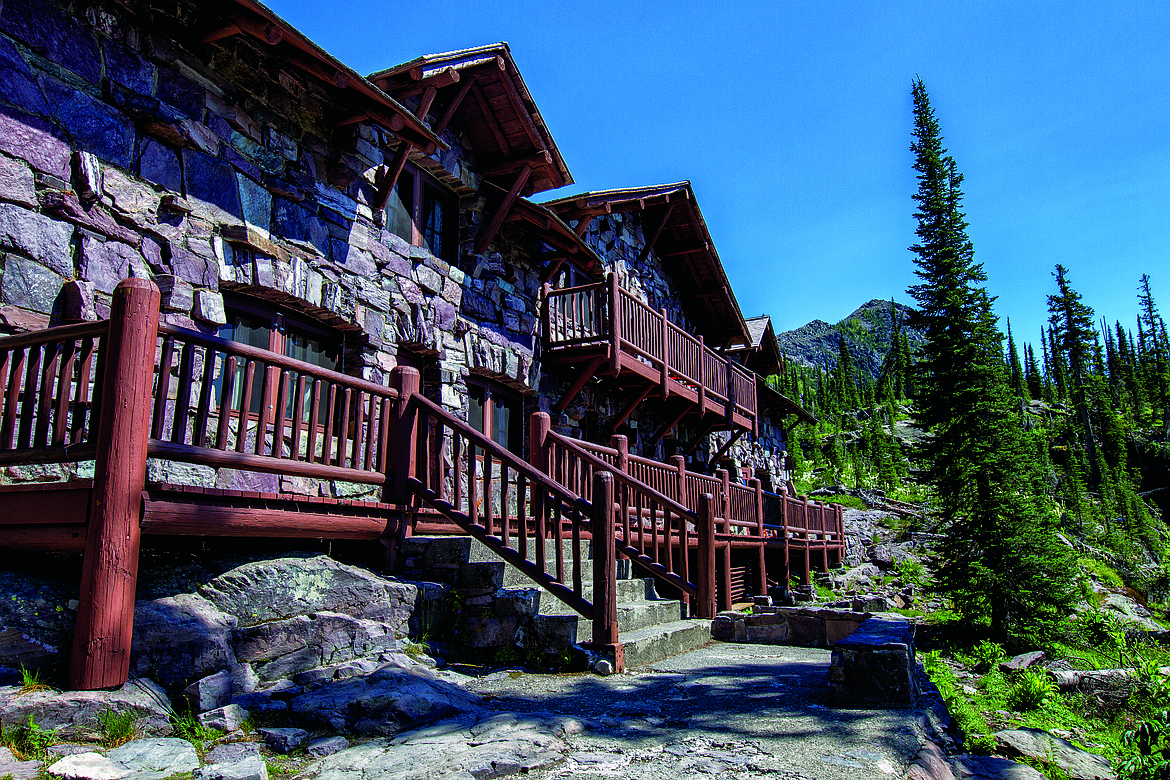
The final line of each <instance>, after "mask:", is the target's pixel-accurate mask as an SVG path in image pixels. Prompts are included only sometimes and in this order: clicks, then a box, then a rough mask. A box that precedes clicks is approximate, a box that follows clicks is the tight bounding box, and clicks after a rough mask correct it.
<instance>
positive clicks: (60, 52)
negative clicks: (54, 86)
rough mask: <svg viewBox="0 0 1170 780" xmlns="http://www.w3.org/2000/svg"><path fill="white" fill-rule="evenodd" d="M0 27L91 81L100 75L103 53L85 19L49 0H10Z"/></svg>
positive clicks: (96, 79)
mask: <svg viewBox="0 0 1170 780" xmlns="http://www.w3.org/2000/svg"><path fill="white" fill-rule="evenodd" d="M0 30H3V31H4V32H6V33H8V34H9V35H11V36H12V37H13V38H16V39H17V40H18V41H21V42H22V43H24V44H25V45H27V46H28V47H29V48H32V49H34V50H36V51H40V52H43V53H44V55H45V56H46V57H47V58H48V59H50V60H52V61H53V62H55V63H57V64H58V65H62V66H64V67H65V68H68V69H69V70H71V71H73V72H74V73H76V74H77V75H78V76H80V77H81V78H83V79H85V80H86V81H88V82H89V83H90V84H97V83H98V82H99V80H100V79H101V67H102V53H101V49H100V48H99V47H98V41H97V37H96V36H95V35H94V34H93V31H92V30H91V29H90V27H89V25H88V24H86V23H85V22H84V20H83V19H78V18H75V17H73V16H71V15H70V14H68V13H66V12H65V11H64V9H62V8H61V6H59V5H57V4H56V3H54V2H49V1H48V0H9V1H8V2H6V3H4V6H3V9H2V10H0Z"/></svg>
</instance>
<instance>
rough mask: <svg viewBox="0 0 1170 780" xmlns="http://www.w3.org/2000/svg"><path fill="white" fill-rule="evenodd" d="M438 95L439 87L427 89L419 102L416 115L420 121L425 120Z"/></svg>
mask: <svg viewBox="0 0 1170 780" xmlns="http://www.w3.org/2000/svg"><path fill="white" fill-rule="evenodd" d="M437 94H439V89H438V87H435V86H430V87H427V88H426V91H425V92H423V94H422V97H421V98H420V99H419V101H418V108H417V109H415V111H414V115H415V116H417V117H418V118H419V119H425V118H426V115H427V112H429V111H430V110H431V104H432V103H434V102H435V95H437Z"/></svg>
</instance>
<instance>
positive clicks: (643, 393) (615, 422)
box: [606, 384, 654, 436]
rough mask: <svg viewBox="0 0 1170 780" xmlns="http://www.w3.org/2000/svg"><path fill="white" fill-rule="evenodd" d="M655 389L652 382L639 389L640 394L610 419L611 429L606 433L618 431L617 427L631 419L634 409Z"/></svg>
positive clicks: (609, 434)
mask: <svg viewBox="0 0 1170 780" xmlns="http://www.w3.org/2000/svg"><path fill="white" fill-rule="evenodd" d="M653 390H654V385H652V384H647V385H646V386H645V387H643V388H642V389H641V390H639V391H638V394H637V395H635V396H634V397H633V398H632V399H631V400H630V402H629V403H628V404H626V408H625V409H622V410H621V412H619V413H618V415H617V416H616V417H614V418H613V419H612V420H610V421H609V430H607V431H606V435H607V436H613V435H614V433H616V432H617V429H618V428H620V427H622V423H624V422H625V421H626V420H628V419H630V415H631V414H633V413H634V410H635V409H637V408H638V404H640V403H642V402H643V401H645V400H646V397H647V396H648V395H650V393H651V392H652V391H653Z"/></svg>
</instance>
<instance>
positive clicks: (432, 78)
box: [374, 67, 461, 101]
mask: <svg viewBox="0 0 1170 780" xmlns="http://www.w3.org/2000/svg"><path fill="white" fill-rule="evenodd" d="M460 78H461V76H460V74H459V71H458V70H456V69H455V68H452V67H446V68H440V69H439V70H437V71H435V72H434V73H431V74H430V75H428V76H426V77H425V78H424V77H423V76H422V73H421V72H420V73H419V78H418V79H412V80H413V81H414V83H413V84H410V85H409V86H404V87H399V88H395V87H394V85H393V84H392V83H391V82H390V79H385V78H383V79H378V80H377V81H375V82H374V83H375V84H377V85H378V88H379V89H382V90H385V91H386V92H392V93H393V94H394V98H395V100H399V101H401V100H406V99H407V98H411V97H414V96H415V95H421V94H423V93H424V92H426V91H427V89H429V88H431V87H434V88H435V89H442V88H443V87H449V86H451V85H452V84H457V83H459V80H460Z"/></svg>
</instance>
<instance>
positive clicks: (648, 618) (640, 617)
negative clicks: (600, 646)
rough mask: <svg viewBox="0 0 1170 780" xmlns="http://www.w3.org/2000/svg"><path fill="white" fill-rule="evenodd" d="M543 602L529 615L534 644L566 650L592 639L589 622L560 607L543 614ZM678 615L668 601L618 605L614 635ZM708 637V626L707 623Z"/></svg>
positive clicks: (675, 604)
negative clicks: (533, 633) (564, 648)
mask: <svg viewBox="0 0 1170 780" xmlns="http://www.w3.org/2000/svg"><path fill="white" fill-rule="evenodd" d="M545 605H546V600H544V599H542V600H541V602H540V607H541V612H540V613H539V614H536V615H533V617H532V625H533V631H534V632H535V634H536V638H537V641H538V642H539V643H540V644H541V645H543V646H545V647H567V646H569V645H572V644H576V643H577V642H588V641H590V640H591V639H592V638H593V621H592V620H586V619H585V618H583V617H581V616H580V615H578V614H577V613H576V612H573V611H572V610H571V609H569V608H568V607H566V606H564V605H559V608H558V607H550V608H549V609H552V610H553V611H549V612H546V611H544V610H545V609H546V606H545ZM681 616H682V605H681V604H680V603H679V602H677V601H674V600H672V599H659V600H657V601H642V602H635V603H628V604H618V608H617V618H618V632H619V633H625V632H630V631H639V630H642V629H646V628H652V627H654V626H658V625H665V624H668V623H674V622H677V621H678V620H679V618H681ZM707 633H708V635H710V627H709V622H708V630H707Z"/></svg>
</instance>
